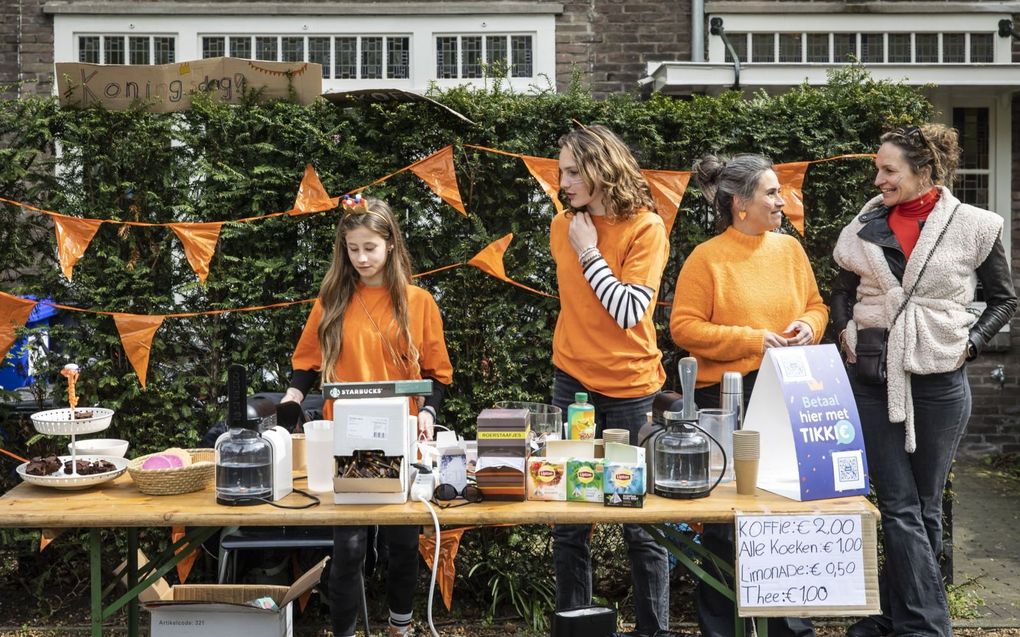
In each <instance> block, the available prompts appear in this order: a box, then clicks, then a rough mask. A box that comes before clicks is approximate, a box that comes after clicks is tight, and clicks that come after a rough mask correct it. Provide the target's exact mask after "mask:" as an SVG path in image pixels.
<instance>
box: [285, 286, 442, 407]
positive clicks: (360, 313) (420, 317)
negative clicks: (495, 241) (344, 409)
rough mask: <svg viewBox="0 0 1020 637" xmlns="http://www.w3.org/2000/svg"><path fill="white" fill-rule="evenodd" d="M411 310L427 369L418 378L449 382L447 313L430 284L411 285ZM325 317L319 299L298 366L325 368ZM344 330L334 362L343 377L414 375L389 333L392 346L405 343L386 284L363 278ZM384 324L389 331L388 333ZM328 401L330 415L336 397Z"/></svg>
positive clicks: (304, 335)
mask: <svg viewBox="0 0 1020 637" xmlns="http://www.w3.org/2000/svg"><path fill="white" fill-rule="evenodd" d="M359 296H360V297H361V299H360V300H359V298H358V297H359ZM362 301H364V302H363V303H362ZM407 313H408V319H409V322H410V329H411V338H412V339H414V343H415V345H416V346H417V348H418V354H419V359H418V362H419V365H420V366H421V372H420V373H419V374H418V375H416V376H415V378H413V379H412V380H417V379H420V378H423V377H427V378H434V379H436V380H437V381H439V382H440V383H443V384H444V385H449V384H450V383H451V382H453V366H452V365H451V364H450V356H449V355H448V354H447V351H446V340H445V339H444V337H443V319H442V317H441V316H440V314H439V306H438V305H436V301H435V299H433V298H432V295H431V294H429V293H428V292H427V291H426V290H423V289H422V288H419V287H417V286H414V285H409V286H407ZM369 316H371V319H369ZM321 320H322V306H321V305H320V304H319V301H318V300H316V301H315V305H314V306H313V307H312V311H311V313H310V314H309V315H308V321H307V322H306V323H305V329H304V331H303V332H302V333H301V338H300V340H298V344H297V347H296V348H295V349H294V355H293V357H292V359H291V363H292V365H293V368H294V369H295V370H312V371H322V346H321V345H320V343H319V322H320V321H321ZM373 321H374V322H373ZM377 326H378V327H377ZM343 330H344V333H343V349H342V351H341V352H340V358H339V359H338V360H337V362H336V365H335V366H334V368H333V369H334V376H335V378H336V380H337V381H338V382H344V381H347V382H367V381H379V380H406V379H409V374H408V372H407V371H406V370H404V369H403V368H402V367H401V366H400V365H398V364H397V363H395V362H394V361H393V358H392V356H391V355H390V351H389V349H388V347H387V345H386V342H384V340H383V339H384V338H385V339H386V341H388V342H389V343H390V345H391V346H392V347H399V346H400V343H401V339H400V338H398V336H397V328H396V323H395V322H394V320H393V304H392V303H390V296H389V292H388V291H387V290H386V288H384V287H366V286H364V285H361V284H359V285H358V288H357V292H356V293H355V297H354V298H353V299H351V302H350V303H349V304H348V305H347V310H346V311H345V312H344V326H343ZM379 330H382V331H383V332H384V333H385V337H384V336H383V334H381V333H380V331H379ZM411 403H412V413H415V414H416V413H418V410H417V408H416V406H415V401H411ZM324 407H325V408H324V412H325V413H324V417H325V418H326V419H329V418H331V417H332V411H333V404H332V401H329V400H327V401H326V403H325V405H324Z"/></svg>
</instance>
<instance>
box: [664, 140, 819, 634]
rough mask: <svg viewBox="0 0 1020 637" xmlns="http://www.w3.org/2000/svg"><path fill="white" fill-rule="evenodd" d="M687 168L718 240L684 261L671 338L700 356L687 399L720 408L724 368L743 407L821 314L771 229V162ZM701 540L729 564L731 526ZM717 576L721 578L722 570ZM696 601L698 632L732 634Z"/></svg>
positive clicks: (808, 629) (808, 282)
mask: <svg viewBox="0 0 1020 637" xmlns="http://www.w3.org/2000/svg"><path fill="white" fill-rule="evenodd" d="M692 170H693V173H694V177H695V178H696V179H697V181H698V186H699V188H700V189H701V194H702V196H704V197H705V199H707V200H708V202H709V203H711V204H712V207H713V208H714V210H715V214H716V229H717V231H718V232H719V234H718V235H717V236H715V237H713V238H712V239H709V240H708V241H705V242H704V243H702V244H700V245H699V246H697V247H696V248H694V250H693V251H692V252H691V254H690V255H689V256H688V257H687V259H686V260H685V261H684V265H683V268H681V270H680V276H679V278H678V279H677V283H676V291H675V293H674V297H673V313H672V317H671V319H670V332H671V333H672V335H673V340H674V341H675V342H676V344H677V345H678V346H680V347H682V348H683V349H685V350H687V351H688V352H690V354H691V356H694V357H695V358H696V359H697V360H698V378H697V383H696V389H695V392H694V400H695V402H697V404H698V406H699V407H701V408H710V407H719V384H720V382H721V380H722V376H723V373H724V372H732V371H735V372H739V373H740V374H741V375H743V377H744V395H745V402H746V400H747V397H749V396H750V395H751V390H752V389H753V388H754V382H755V380H756V378H757V375H758V368H759V367H760V366H761V363H762V359H763V358H764V356H765V350H767V349H769V348H773V347H790V346H795V345H811V344H814V343H817V342H818V341H819V340H821V337H822V333H823V332H824V330H825V325H826V322H827V320H828V316H829V312H828V309H827V308H826V307H825V304H824V303H823V302H822V297H821V295H820V294H819V293H818V285H817V284H816V283H815V275H814V273H813V272H812V270H811V263H810V261H809V260H808V257H807V254H806V253H805V252H804V248H803V247H802V246H801V244H800V242H799V241H798V240H797V239H795V238H793V237H791V236H789V235H785V234H780V233H778V232H776V230H778V229H779V226H780V225H781V223H782V221H783V205H784V203H785V202H784V201H783V197H782V194H781V193H780V184H779V178H778V177H777V176H776V173H775V171H774V170H773V168H772V162H771V161H769V160H768V159H766V158H765V157H762V156H760V155H738V156H737V157H734V158H733V159H731V160H729V161H727V160H724V159H720V158H719V157H716V156H714V155H706V156H704V157H702V158H701V159H700V160H698V161H697V162H695V164H694V167H693V169H692ZM702 544H703V546H704V547H705V548H707V549H709V550H710V551H713V552H714V553H716V554H717V555H719V556H720V557H721V558H722V559H724V560H727V561H728V562H729V563H731V564H732V563H733V559H734V547H733V527H732V525H726V524H706V525H705V530H704V533H703V535H702ZM716 576H717V577H719V578H720V579H723V575H722V573H716ZM697 600H698V622H699V624H700V626H701V634H702V635H705V636H707V637H729V636H730V635H733V634H734V622H733V618H734V608H733V602H731V601H730V600H728V599H726V597H724V596H723V595H722V594H720V593H718V592H717V591H716V590H715V589H713V588H712V587H710V586H707V585H705V584H704V583H701V584H699V586H698V597H697ZM768 623H769V627H768V630H769V635H770V636H771V637H776V636H778V637H806V636H810V635H814V628H812V626H811V622H810V621H808V620H805V619H799V618H795V617H788V618H787V617H777V618H772V619H769V620H768Z"/></svg>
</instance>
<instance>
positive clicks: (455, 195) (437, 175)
mask: <svg viewBox="0 0 1020 637" xmlns="http://www.w3.org/2000/svg"><path fill="white" fill-rule="evenodd" d="M409 168H410V169H411V172H413V173H414V174H416V175H418V176H419V177H421V179H422V181H424V182H425V183H426V184H427V185H428V187H429V188H431V189H432V192H434V193H436V194H437V195H439V196H440V197H441V198H442V200H443V201H445V202H446V203H448V204H450V205H451V206H453V207H454V208H456V209H457V210H458V211H459V212H460V213H461V214H462V215H464V216H467V210H465V209H464V200H463V199H461V198H460V188H458V187H457V175H456V173H455V172H454V170H453V146H447V147H446V148H443V149H442V150H437V151H436V152H434V153H432V154H431V155H429V156H428V157H426V158H425V159H423V160H421V161H419V162H415V163H413V164H411V165H410V166H409Z"/></svg>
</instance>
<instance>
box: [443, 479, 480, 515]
mask: <svg viewBox="0 0 1020 637" xmlns="http://www.w3.org/2000/svg"><path fill="white" fill-rule="evenodd" d="M432 498H433V499H434V500H435V501H436V502H450V501H452V500H456V499H457V498H464V500H465V502H464V503H463V504H458V505H456V506H464V504H471V503H473V502H481V501H482V500H483V499H484V498H483V496H482V490H481V489H479V488H478V487H477V486H476V485H473V484H469V485H467V486H465V487H464V489H463V490H461V491H459V492H458V491H457V487H455V486H453V485H452V484H449V483H446V482H444V483H443V484H440V485H439V486H437V487H436V490H435V491H433V492H432ZM450 506H451V505H449V504H448V505H446V506H443V507H442V508H444V509H446V508H449V507H450Z"/></svg>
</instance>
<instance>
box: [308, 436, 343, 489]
mask: <svg viewBox="0 0 1020 637" xmlns="http://www.w3.org/2000/svg"><path fill="white" fill-rule="evenodd" d="M305 463H306V464H307V466H308V489H309V490H311V491H318V492H320V493H326V492H332V491H333V471H334V469H335V466H336V462H335V460H334V459H333V421H332V420H310V421H308V422H306V423H305Z"/></svg>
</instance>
